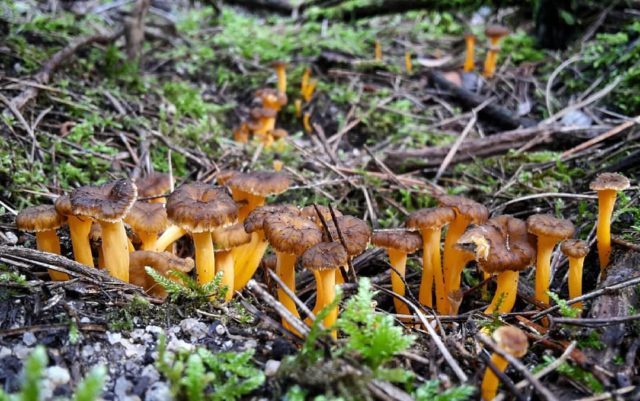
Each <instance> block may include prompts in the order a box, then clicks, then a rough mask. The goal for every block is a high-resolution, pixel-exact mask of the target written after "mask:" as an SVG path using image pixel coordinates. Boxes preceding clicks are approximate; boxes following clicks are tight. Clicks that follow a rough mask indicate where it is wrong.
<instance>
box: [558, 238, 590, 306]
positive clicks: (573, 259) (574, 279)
mask: <svg viewBox="0 0 640 401" xmlns="http://www.w3.org/2000/svg"><path fill="white" fill-rule="evenodd" d="M560 250H561V251H562V253H563V254H564V255H565V256H566V257H567V258H568V259H569V298H577V297H579V296H581V295H582V266H583V265H584V258H585V257H586V256H587V254H588V253H589V244H588V243H587V242H586V241H583V240H581V239H568V240H565V241H562V243H561V244H560ZM571 306H572V307H574V308H576V309H582V302H576V303H574V304H571Z"/></svg>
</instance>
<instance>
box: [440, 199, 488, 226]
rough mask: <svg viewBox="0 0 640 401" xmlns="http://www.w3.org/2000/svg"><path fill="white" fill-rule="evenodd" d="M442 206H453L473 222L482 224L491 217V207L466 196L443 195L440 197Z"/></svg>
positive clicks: (457, 212) (457, 211) (458, 212)
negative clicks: (488, 207)
mask: <svg viewBox="0 0 640 401" xmlns="http://www.w3.org/2000/svg"><path fill="white" fill-rule="evenodd" d="M438 203H439V204H440V206H444V207H450V208H452V209H453V210H454V211H455V212H456V214H459V215H462V216H465V217H467V218H468V219H470V222H471V223H472V224H482V223H484V222H485V221H487V219H488V218H489V209H487V208H486V206H484V205H483V204H480V203H478V202H476V201H474V200H471V199H469V198H465V197H464V196H457V195H442V196H440V197H438Z"/></svg>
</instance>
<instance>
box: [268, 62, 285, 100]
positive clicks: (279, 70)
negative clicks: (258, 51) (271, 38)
mask: <svg viewBox="0 0 640 401" xmlns="http://www.w3.org/2000/svg"><path fill="white" fill-rule="evenodd" d="M272 66H273V68H275V69H276V75H277V76H278V92H280V93H287V63H285V62H284V61H275V62H273V64H272Z"/></svg>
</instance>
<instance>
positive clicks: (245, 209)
mask: <svg viewBox="0 0 640 401" xmlns="http://www.w3.org/2000/svg"><path fill="white" fill-rule="evenodd" d="M245 194H246V195H245V197H244V200H246V201H247V203H246V204H245V205H242V206H241V207H240V209H239V210H238V222H240V223H244V220H245V219H246V218H247V216H248V215H249V213H251V212H253V211H254V210H255V209H256V208H258V207H260V206H262V205H264V201H265V197H264V196H258V195H253V194H250V193H246V192H245Z"/></svg>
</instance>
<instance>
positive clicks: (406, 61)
mask: <svg viewBox="0 0 640 401" xmlns="http://www.w3.org/2000/svg"><path fill="white" fill-rule="evenodd" d="M404 68H405V69H406V70H407V74H411V73H412V72H413V63H412V62H411V52H410V51H408V50H406V51H405V52H404Z"/></svg>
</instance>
